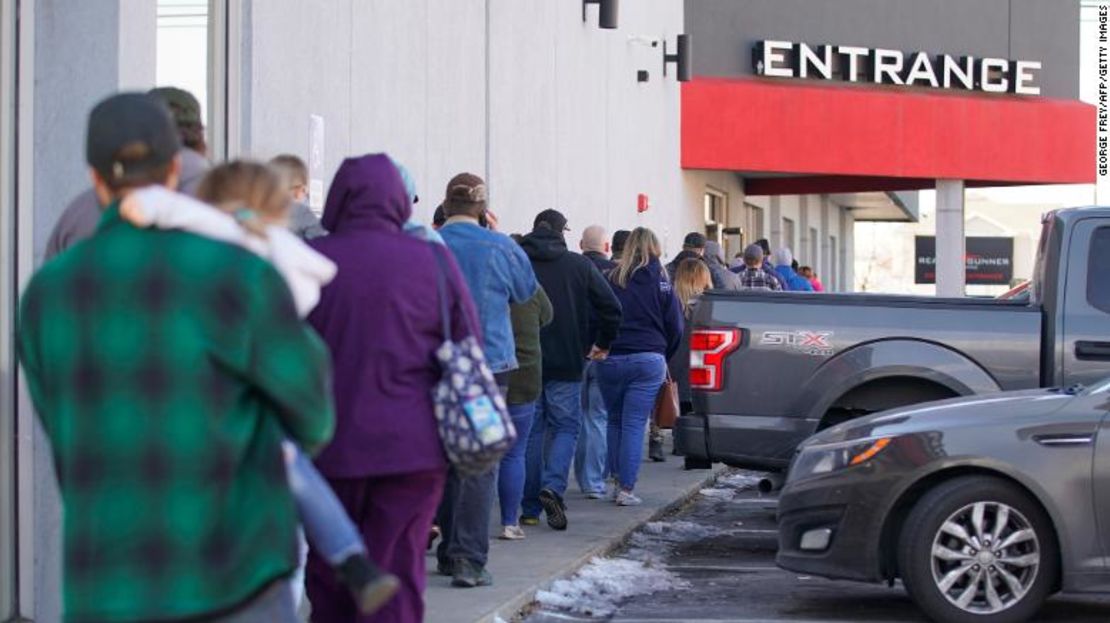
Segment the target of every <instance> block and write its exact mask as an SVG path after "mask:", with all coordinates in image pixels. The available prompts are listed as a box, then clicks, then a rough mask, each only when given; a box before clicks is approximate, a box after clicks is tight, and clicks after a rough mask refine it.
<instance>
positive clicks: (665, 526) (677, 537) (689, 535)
mask: <svg viewBox="0 0 1110 623" xmlns="http://www.w3.org/2000/svg"><path fill="white" fill-rule="evenodd" d="M643 530H644V532H645V533H646V534H649V535H652V536H655V537H657V538H659V539H661V540H665V541H670V542H675V543H680V542H681V543H685V542H690V541H700V540H701V539H708V538H710V537H715V536H721V535H722V534H724V531H722V530H721V529H720V528H718V527H716V526H709V525H703V524H699V523H694V522H692V521H651V522H648V523H647V524H645V525H644V528H643Z"/></svg>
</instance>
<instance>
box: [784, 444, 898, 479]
mask: <svg viewBox="0 0 1110 623" xmlns="http://www.w3.org/2000/svg"><path fill="white" fill-rule="evenodd" d="M893 440H894V438H893V437H879V438H871V439H853V440H851V441H842V442H838V443H829V444H816V445H812V446H808V447H806V448H804V449H803V450H802V451H801V453H799V454H798V456H797V458H795V459H794V464H793V465H792V466H791V467H790V474H789V475H788V478H789V480H800V479H802V478H807V477H809V476H819V475H821V474H831V473H832V472H836V471H840V470H842V469H845V468H848V467H854V466H856V465H863V464H864V463H867V462H868V461H870V460H871V459H873V458H875V456H877V455H878V454H879V453H880V452H882V451H883V450H884V449H886V447H887V446H889V445H890V442H891V441H893Z"/></svg>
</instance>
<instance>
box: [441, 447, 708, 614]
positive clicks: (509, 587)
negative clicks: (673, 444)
mask: <svg viewBox="0 0 1110 623" xmlns="http://www.w3.org/2000/svg"><path fill="white" fill-rule="evenodd" d="M667 445H668V447H669V445H670V444H667ZM717 471H718V470H712V471H710V470H694V471H684V470H683V469H682V458H681V457H676V456H668V457H667V462H666V463H644V464H643V466H642V467H641V469H640V480H639V483H638V484H637V485H636V493H637V495H639V496H640V497H641V498H643V500H644V503H643V505H642V506H635V507H624V508H619V507H617V506H615V505H614V504H613V503H612V502H609V501H605V500H589V499H586V497H585V496H583V495H582V494H581V493H580V492H579V491H578V485H577V484H576V483H575V482H574V478H573V476H572V478H571V487H570V489H569V490H568V491H567V496H566V502H567V517H568V518H569V520H570V525H569V527H568V528H567V530H566V532H555V531H554V530H552V529H550V528H548V527H547V524H546V523H541V524H540V525H539V526H535V527H530V528H529V527H526V528H525V530H526V531H527V533H528V538H527V539H525V540H523V541H500V540H497V539H494V540H493V542H492V543H491V544H490V556H489V558H490V562H489V566H488V568H489V571H490V573H492V574H493V586H489V587H482V588H474V589H458V588H452V587H451V586H450V583H451V579H450V578H446V577H443V576H440V575H437V574H436V573H435V558H434V557H433V556H430V555H429V557H428V568H429V575H428V590H427V593H426V594H425V602H426V603H427V613H426V615H425V618H424V620H425V621H426V622H427V623H467V622H470V621H474V622H481V623H493V621H495V619H496V617H500V618H501V619H503V620H504V621H510V620H512V617H513V615H515V614H516V613H517V612H518V611H519V610H520V609H522V608H523V607H525V606H527V605H528V604H529V603H531V601H532V598H533V595H535V592H536V591H537V590H538V589H541V588H543V587H545V586H546V585H547V584H549V583H550V582H551V581H553V580H555V579H558V578H560V577H563V576H566V575H569V574H570V573H572V572H573V571H575V570H576V569H577V568H578V567H580V566H582V565H583V564H585V563H586V562H587V561H589V559H590V558H592V557H594V556H597V555H600V554H604V553H606V552H607V551H609V550H610V549H612V548H613V547H615V546H616V545H618V544H620V543H621V542H622V541H623V540H624V538H625V537H626V536H627V535H628V534H629V533H630V532H632V531H633V530H634V529H636V528H637V527H639V526H640V525H641V524H643V523H644V522H646V521H650V520H651V519H653V518H654V517H657V516H659V515H661V514H663V513H665V512H667V511H668V510H670V509H671V508H673V507H675V506H676V505H678V504H680V503H681V502H682V501H684V500H685V499H686V498H688V497H689V496H690V495H692V494H693V493H696V492H697V491H698V489H700V488H702V487H703V486H708V485H707V484H706V483H707V482H708V481H710V480H711V479H712V478H713V477H715V475H716V474H717ZM496 515H497V510H496V508H495V509H494V516H495V517H496ZM541 522H542V519H541ZM491 534H496V532H494V531H493V530H491Z"/></svg>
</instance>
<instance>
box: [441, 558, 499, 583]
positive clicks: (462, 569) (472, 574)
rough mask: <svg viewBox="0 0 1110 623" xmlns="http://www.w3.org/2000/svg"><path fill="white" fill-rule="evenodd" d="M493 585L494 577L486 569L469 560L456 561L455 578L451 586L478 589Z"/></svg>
mask: <svg viewBox="0 0 1110 623" xmlns="http://www.w3.org/2000/svg"><path fill="white" fill-rule="evenodd" d="M491 584H493V576H492V575H490V574H489V571H486V568H485V567H479V566H478V565H476V564H474V563H472V562H470V561H469V560H456V561H455V577H454V579H452V580H451V586H456V587H458V588H477V587H479V586H490V585H491Z"/></svg>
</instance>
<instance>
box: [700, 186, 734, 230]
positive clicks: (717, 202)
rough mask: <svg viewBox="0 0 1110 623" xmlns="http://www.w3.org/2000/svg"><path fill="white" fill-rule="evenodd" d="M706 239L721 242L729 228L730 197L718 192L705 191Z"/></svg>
mask: <svg viewBox="0 0 1110 623" xmlns="http://www.w3.org/2000/svg"><path fill="white" fill-rule="evenodd" d="M704 205H705V237H706V238H708V239H710V240H716V241H717V242H718V243H719V242H721V236H722V235H724V229H725V228H726V227H728V197H727V196H726V195H725V194H724V193H722V192H720V191H718V190H712V189H706V191H705V199H704Z"/></svg>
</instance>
